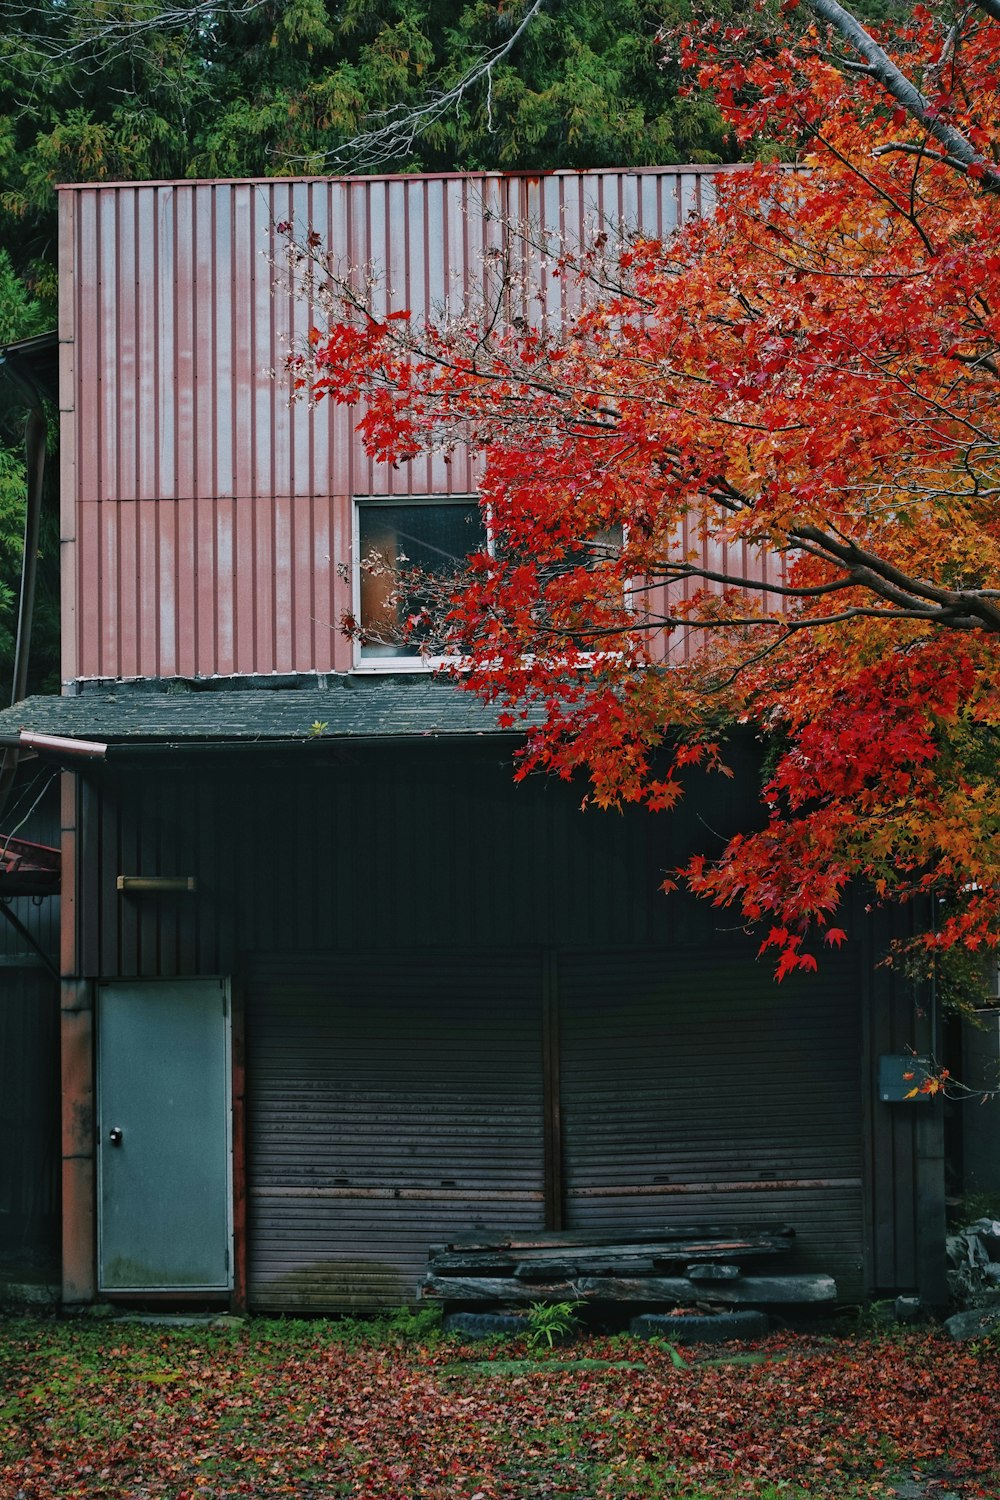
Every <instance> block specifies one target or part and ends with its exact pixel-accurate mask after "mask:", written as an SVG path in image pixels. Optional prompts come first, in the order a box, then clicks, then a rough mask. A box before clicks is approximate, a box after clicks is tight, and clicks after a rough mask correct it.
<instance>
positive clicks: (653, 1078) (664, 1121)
mask: <svg viewBox="0 0 1000 1500" xmlns="http://www.w3.org/2000/svg"><path fill="white" fill-rule="evenodd" d="M559 994H560V1009H561V1026H562V1056H561V1081H562V1101H563V1151H564V1159H565V1173H566V1187H567V1226H568V1227H569V1228H573V1229H584V1230H594V1231H597V1230H602V1231H606V1230H611V1231H613V1230H616V1229H618V1228H619V1227H622V1228H624V1227H625V1226H630V1227H633V1228H638V1227H642V1226H648V1227H652V1226H654V1225H658V1224H671V1225H672V1224H678V1225H684V1224H697V1223H719V1224H723V1225H725V1224H734V1225H735V1224H746V1223H753V1222H755V1221H765V1220H766V1221H770V1222H777V1221H782V1222H786V1223H789V1224H791V1225H792V1226H793V1227H794V1228H795V1230H796V1261H797V1264H798V1265H799V1266H801V1267H802V1269H812V1270H818V1271H827V1272H829V1273H830V1274H832V1275H834V1276H835V1277H836V1278H837V1283H838V1288H839V1291H840V1295H841V1296H842V1297H843V1298H845V1299H848V1298H851V1297H857V1296H859V1295H860V1294H861V1291H862V1285H861V1261H862V1245H863V1225H862V1190H861V1161H862V1154H861V1153H862V1148H861V1107H860V1097H859V1091H860V1064H859V1045H860V1026H859V996H858V985H857V982H856V978H855V975H854V971H853V966H852V964H851V963H850V962H849V961H848V960H846V959H845V958H844V957H842V956H830V957H828V958H826V959H825V960H824V962H823V964H822V966H821V968H820V972H819V974H814V975H809V976H806V978H805V979H804V980H802V981H791V980H786V981H785V983H784V984H782V985H780V986H779V985H777V984H776V983H775V982H774V980H773V978H772V976H771V973H770V970H769V969H768V968H767V967H766V966H764V965H756V964H754V963H753V961H752V959H751V958H749V956H747V955H745V954H741V955H736V954H734V955H733V956H732V957H729V956H726V955H721V956H720V955H718V954H702V953H694V952H692V953H677V952H674V953H669V954H664V953H652V952H647V953H642V952H639V953H632V954H622V953H620V952H616V953H611V952H608V953H604V954H600V953H597V954H595V953H576V954H563V955H561V956H560V962H559ZM755 1183H756V1184H757V1186H756V1187H755V1186H754V1184H755ZM630 1190H631V1191H630Z"/></svg>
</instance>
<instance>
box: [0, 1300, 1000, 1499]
mask: <svg viewBox="0 0 1000 1500" xmlns="http://www.w3.org/2000/svg"><path fill="white" fill-rule="evenodd" d="M411 1332H412V1330H411ZM684 1356H685V1362H686V1365H687V1367H679V1361H678V1358H677V1355H676V1351H673V1350H671V1348H670V1347H669V1346H665V1345H657V1344H655V1343H653V1344H647V1343H638V1342H634V1341H630V1340H624V1339H596V1338H591V1339H587V1340H584V1341H581V1342H577V1343H575V1344H573V1345H572V1346H570V1347H568V1348H565V1349H556V1350H547V1349H544V1350H534V1351H533V1350H529V1349H527V1348H526V1347H525V1346H524V1345H523V1344H521V1345H517V1344H510V1343H505V1344H500V1343H497V1344H496V1345H495V1346H490V1347H486V1348H484V1347H483V1346H482V1345H476V1346H469V1345H462V1344H459V1343H456V1342H452V1341H449V1340H448V1339H443V1338H440V1337H435V1336H433V1335H430V1336H424V1337H423V1338H420V1339H419V1340H415V1339H414V1338H413V1337H412V1336H410V1337H407V1336H406V1330H405V1317H404V1319H402V1320H400V1319H397V1320H396V1322H395V1323H394V1324H393V1323H391V1322H390V1323H383V1324H381V1325H376V1326H374V1327H371V1328H366V1327H365V1326H364V1325H360V1324H356V1323H328V1322H309V1323H300V1322H283V1323H273V1322H265V1321H251V1322H250V1323H247V1324H245V1325H241V1326H237V1327H234V1328H227V1329H213V1328H208V1327H205V1326H194V1327H190V1326H189V1327H172V1328H164V1327H162V1326H153V1325H149V1324H142V1323H136V1322H108V1323H101V1324H94V1323H83V1322H68V1323H55V1322H45V1321H40V1320H38V1321H24V1322H12V1323H7V1324H0V1496H2V1497H3V1500H96V1497H109V1500H110V1497H114V1500H194V1497H200V1500H229V1497H236V1496H242V1495H252V1496H256V1497H267V1500H272V1497H275V1500H276V1497H279V1496H294V1497H296V1500H319V1497H325V1496H331V1497H334V1496H355V1497H359V1500H445V1497H447V1500H460V1497H462V1500H508V1497H524V1500H527V1497H538V1500H541V1497H543V1496H544V1497H556V1496H578V1497H586V1500H653V1497H690V1500H694V1497H700V1500H708V1497H712V1500H715V1497H720V1500H721V1497H736V1496H756V1497H761V1500H765V1497H766V1500H778V1497H785V1496H787V1497H806V1496H815V1497H830V1500H832V1497H837V1500H846V1497H861V1496H871V1497H874V1496H878V1495H891V1494H893V1493H894V1492H895V1487H896V1486H897V1485H902V1486H903V1490H902V1492H903V1493H907V1494H910V1495H915V1494H917V1493H920V1494H925V1495H927V1496H928V1497H931V1496H934V1495H944V1494H949V1495H963V1496H980V1497H996V1496H997V1495H998V1494H1000V1416H998V1402H997V1387H998V1375H1000V1354H998V1351H997V1349H996V1348H995V1347H994V1346H992V1345H990V1344H988V1343H983V1344H979V1345H973V1346H958V1345H955V1344H954V1343H951V1342H947V1341H945V1340H944V1339H942V1338H941V1337H939V1336H935V1335H933V1334H929V1333H913V1334H907V1335H905V1336H893V1337H886V1336H881V1337H870V1336H868V1337H861V1336H855V1337H847V1338H820V1337H817V1336H816V1335H798V1336H790V1335H781V1336H777V1337H773V1338H771V1339H769V1340H767V1341H765V1342H764V1343H762V1344H761V1345H759V1346H758V1347H757V1349H756V1350H755V1351H754V1352H753V1353H752V1354H747V1353H746V1352H742V1353H737V1352H736V1351H731V1352H728V1353H727V1351H725V1350H721V1351H720V1350H718V1349H707V1348H706V1349H698V1348H694V1349H692V1350H685V1351H684Z"/></svg>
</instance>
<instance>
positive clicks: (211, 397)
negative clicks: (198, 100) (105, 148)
mask: <svg viewBox="0 0 1000 1500" xmlns="http://www.w3.org/2000/svg"><path fill="white" fill-rule="evenodd" d="M61 199H62V216H63V217H62V232H63V234H64V235H65V236H66V237H67V243H68V244H69V246H70V247H71V252H72V253H71V255H69V256H67V257H66V265H67V267H70V266H71V267H72V285H71V288H70V289H68V290H67V294H66V295H65V296H64V297H63V299H62V312H61V328H60V336H61V339H62V341H63V344H64V350H65V351H66V352H65V354H64V358H63V371H64V376H65V379H66V381H67V385H65V386H64V389H63V392H62V398H61V399H62V406H63V408H64V413H65V427H64V441H65V442H66V443H67V444H69V445H70V452H71V462H70V464H69V466H68V469H67V473H68V474H69V475H70V478H71V482H70V484H68V485H67V486H65V487H64V507H65V509H64V517H63V535H64V540H65V543H66V551H67V552H68V553H69V554H71V555H70V556H67V557H66V559H65V562H66V566H67V568H69V567H72V571H73V579H74V589H73V590H70V592H69V593H68V594H67V600H68V604H67V609H68V611H72V610H73V604H74V600H75V614H74V616H73V618H71V619H69V620H68V621H67V625H68V629H67V630H66V632H65V647H64V676H65V677H66V678H67V679H72V678H78V677H132V676H155V677H160V676H174V675H182V676H188V675H203V676H210V675H213V674H222V675H225V674H229V673H232V672H240V673H244V672H247V673H249V672H258V673H267V672H282V671H291V670H295V671H329V670H338V671H339V670H346V669H348V668H349V667H350V666H351V665H352V657H351V647H350V645H349V643H348V642H346V641H344V640H343V639H342V638H341V637H340V635H339V631H338V626H339V621H340V618H341V616H342V615H343V614H344V612H345V611H347V610H349V609H350V608H351V607H352V594H351V583H350V577H349V564H350V561H351V553H350V538H351V501H352V497H353V496H356V495H427V494H468V493H470V492H472V491H473V490H474V489H475V481H476V474H475V469H474V466H473V465H472V463H471V462H470V461H469V459H468V457H467V456H463V455H462V454H461V453H459V454H456V455H454V456H453V458H452V460H451V462H449V463H445V462H444V459H443V457H442V456H440V455H436V456H430V457H426V458H421V459H420V460H418V461H416V462H414V463H411V464H404V465H402V466H400V467H399V468H397V469H393V468H391V467H389V466H387V465H384V464H383V465H375V464H373V463H372V462H371V461H370V460H369V459H368V458H367V456H366V455H365V453H364V452H363V450H362V448H361V445H360V444H359V442H358V440H357V438H356V436H355V434H354V432H353V423H354V421H355V420H356V414H354V415H352V413H350V412H349V411H346V410H344V409H339V408H334V407H333V406H331V405H329V404H323V405H321V406H320V407H319V408H317V409H316V410H315V411H313V412H310V411H309V410H308V409H307V407H306V406H305V405H302V404H299V405H296V406H294V407H293V406H290V405H289V395H290V388H289V382H288V379H287V377H285V376H284V375H281V374H279V375H278V376H277V377H275V376H274V374H273V371H274V370H275V369H278V370H280V367H281V364H282V361H283V358H284V355H285V353H286V352H287V351H288V349H289V348H290V347H292V346H294V345H295V344H296V343H297V342H301V340H302V339H303V338H304V337H305V334H306V332H307V330H308V328H309V326H310V323H311V322H312V321H313V309H311V308H310V307H309V306H308V304H307V303H306V302H305V301H304V300H303V299H302V298H299V297H297V296H294V295H292V294H291V292H290V289H289V283H288V276H287V272H286V270H285V269H284V268H283V266H282V265H281V263H280V251H281V248H282V243H281V240H280V237H279V236H277V234H276V230H275V226H276V225H277V224H278V223H281V222H283V221H287V222H291V223H293V224H294V225H295V227H296V230H297V232H299V233H300V234H302V233H305V232H306V231H307V230H310V229H311V230H315V231H316V232H317V233H318V234H319V235H320V236H321V238H322V240H323V243H324V245H326V246H329V247H330V250H331V252H332V254H333V257H334V262H335V265H336V266H337V268H338V270H341V271H344V272H347V271H350V270H351V269H352V268H357V269H359V271H360V270H361V269H363V268H365V267H369V266H370V267H372V268H374V269H375V271H376V273H377V274H379V276H380V286H379V291H378V292H377V295H376V300H377V302H378V303H379V304H380V305H381V306H383V307H384V309H385V310H387V311H388V310H397V309H400V308H403V307H408V308H410V309H411V310H412V311H413V312H414V313H415V314H417V315H418V316H419V315H421V314H423V313H428V312H429V313H439V312H441V311H442V310H444V309H448V310H450V311H452V312H458V311H459V310H460V309H461V308H462V307H463V305H465V303H466V300H467V299H468V298H470V297H471V298H472V299H473V300H475V298H476V297H477V296H481V297H482V296H489V293H490V271H489V265H490V262H489V257H488V256H485V258H484V252H485V251H487V250H489V249H490V248H491V247H494V248H495V247H497V246H498V245H499V244H500V242H501V239H502V235H503V229H502V224H503V221H504V220H505V219H508V218H509V219H510V220H513V221H515V222H521V221H525V220H527V221H530V223H531V224H532V226H533V228H534V229H535V230H537V231H538V233H539V234H541V235H544V236H550V237H551V236H556V235H561V236H564V237H565V239H566V241H568V242H569V243H570V244H576V243H579V242H580V240H581V239H586V238H587V236H588V234H590V233H592V232H594V231H596V230H597V229H599V228H602V227H603V228H608V229H610V230H611V231H612V232H614V231H615V230H616V229H618V228H619V226H622V225H628V226H630V227H640V228H642V229H643V230H644V231H645V232H647V233H649V234H651V235H658V236H667V235H669V234H671V233H672V232H673V231H674V229H675V228H676V227H677V226H678V225H679V224H680V223H682V222H684V220H685V219H687V218H689V217H690V216H691V215H692V214H696V213H698V212H702V211H704V210H705V208H706V207H707V206H708V205H709V204H710V202H711V199H712V169H708V168H697V167H694V168H683V169H681V168H663V169H647V170H639V171H629V172H582V173H552V174H549V175H546V176H541V177H538V176H533V177H529V176H512V177H501V176H495V175H481V174H473V175H469V176H464V175H452V176H443V177H419V176H413V177H393V178H357V179H348V180H330V179H296V180H292V181H286V180H266V181H261V182H204V183H187V182H175V183H154V184H138V185H136V184H123V185H118V186H113V187H93V186H87V185H80V186H71V187H67V188H64V189H63V190H62V194H61ZM276 256H277V257H278V260H277V261H276ZM537 269H538V268H537V265H526V266H525V270H526V272H527V273H528V278H529V281H531V282H532V283H535V282H536V281H537V286H533V288H532V291H531V297H530V306H529V308H528V309H527V310H528V312H529V315H530V316H532V317H537V316H538V315H539V313H541V314H542V315H544V317H545V318H546V319H548V320H549V321H551V322H558V321H559V320H560V319H562V318H564V317H565V316H566V315H567V313H569V312H571V311H572V310H573V307H574V297H575V293H574V292H573V289H572V288H569V287H567V285H566V284H565V282H564V281H562V280H560V281H558V282H556V281H553V279H552V278H547V279H545V278H543V279H541V280H538V277H537ZM345 565H348V567H347V575H348V576H345ZM676 648H677V642H676V641H675V642H674V650H675V653H676ZM689 648H690V643H687V644H685V646H684V647H683V650H684V651H685V652H686V651H687V650H689Z"/></svg>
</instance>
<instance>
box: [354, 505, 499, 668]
mask: <svg viewBox="0 0 1000 1500" xmlns="http://www.w3.org/2000/svg"><path fill="white" fill-rule="evenodd" d="M486 542H487V537H486V528H485V525H484V522H483V514H482V510H481V508H480V505H479V501H478V500H476V499H474V498H472V497H470V496H467V495H464V496H456V497H451V496H431V497H428V498H427V499H422V498H421V499H409V498H408V499H403V500H397V499H386V500H382V499H358V500H357V501H356V502H355V533H354V557H355V567H354V589H355V608H354V616H355V620H356V622H357V653H358V663H359V665H362V666H365V665H375V664H377V663H380V662H381V663H388V662H390V661H391V662H394V663H397V664H405V663H407V662H410V663H411V664H414V665H416V664H419V663H420V662H421V661H422V660H423V659H425V658H426V657H427V656H431V657H435V656H439V655H440V649H439V647H437V646H436V645H435V642H434V636H433V626H432V624H431V620H432V617H433V614H434V606H435V602H436V600H437V599H439V598H440V597H442V596H443V595H444V594H445V593H446V591H447V589H448V586H449V583H450V582H452V581H453V580H455V579H456V578H457V577H458V575H459V574H460V573H461V570H462V565H463V563H464V561H465V559H466V558H467V557H468V556H469V555H470V554H471V553H473V552H478V551H480V550H482V549H483V548H484V547H485V546H486Z"/></svg>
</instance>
